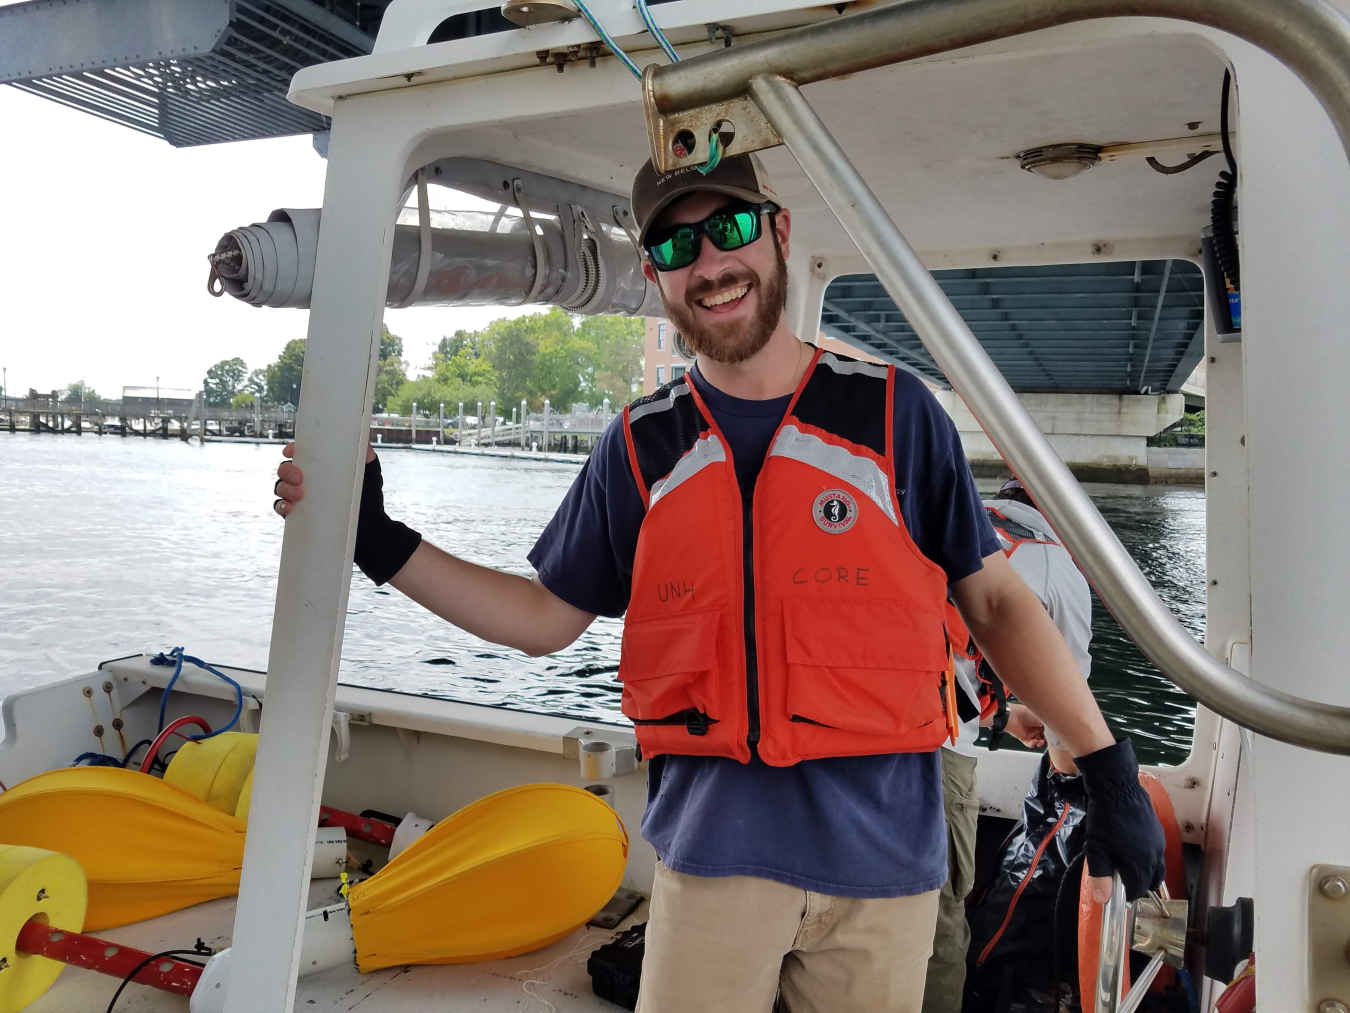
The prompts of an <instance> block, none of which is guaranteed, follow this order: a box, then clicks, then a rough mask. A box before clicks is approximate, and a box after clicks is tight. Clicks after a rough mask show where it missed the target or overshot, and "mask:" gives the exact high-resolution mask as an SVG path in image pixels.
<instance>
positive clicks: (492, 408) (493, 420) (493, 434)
mask: <svg viewBox="0 0 1350 1013" xmlns="http://www.w3.org/2000/svg"><path fill="white" fill-rule="evenodd" d="M488 433H489V436H488V446H489V447H496V446H497V402H496V401H489V402H488Z"/></svg>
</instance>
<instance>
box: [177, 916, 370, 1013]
mask: <svg viewBox="0 0 1350 1013" xmlns="http://www.w3.org/2000/svg"><path fill="white" fill-rule="evenodd" d="M232 954H233V949H228V950H221V951H220V952H219V953H217V954H215V955H214V956H212V957H211V959H210V960H208V961H207V962H206V967H204V968H203V969H202V976H201V978H200V980H199V981H198V982H197V987H196V988H195V989H193V990H192V998H191V999H190V1000H189V1004H188V1009H189V1011H190V1013H222V1011H223V1010H224V1009H225V993H226V990H227V988H228V987H229V978H230V962H231V960H232V959H233V958H232ZM355 960H356V939H355V938H354V937H353V936H352V914H351V910H350V909H349V908H348V907H347V904H346V902H343V903H341V904H332V905H330V906H328V907H323V908H316V909H315V910H313V911H311V912H309V914H307V915H305V926H304V936H303V938H302V939H301V940H300V968H299V974H300V976H301V977H304V976H305V975H307V974H318V973H320V972H321V971H327V970H330V969H332V968H334V967H341V966H342V965H343V964H349V963H354V962H355Z"/></svg>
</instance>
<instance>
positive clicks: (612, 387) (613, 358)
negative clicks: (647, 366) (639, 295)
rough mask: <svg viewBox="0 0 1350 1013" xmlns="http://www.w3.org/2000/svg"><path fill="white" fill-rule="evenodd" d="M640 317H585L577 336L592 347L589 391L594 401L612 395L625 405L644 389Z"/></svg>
mask: <svg viewBox="0 0 1350 1013" xmlns="http://www.w3.org/2000/svg"><path fill="white" fill-rule="evenodd" d="M644 330H645V324H644V322H643V320H642V318H641V317H586V318H585V319H584V320H582V321H581V325H580V326H579V327H578V328H577V337H578V338H579V339H581V341H582V343H583V344H585V345H586V346H587V348H588V349H589V350H590V357H591V363H592V369H591V372H590V386H589V390H588V394H589V395H590V399H591V402H592V403H593V404H599V403H600V402H602V401H603V400H604V399H605V398H609V400H610V403H611V404H612V405H614V406H616V407H617V406H620V405H626V404H627V403H628V402H629V401H631V400H632V399H633V395H634V394H636V393H638V392H639V391H640V390H641V389H642V341H643V333H644Z"/></svg>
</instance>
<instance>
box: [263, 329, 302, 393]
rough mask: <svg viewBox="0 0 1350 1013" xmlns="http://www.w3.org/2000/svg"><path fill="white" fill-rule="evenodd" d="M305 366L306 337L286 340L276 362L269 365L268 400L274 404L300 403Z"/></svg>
mask: <svg viewBox="0 0 1350 1013" xmlns="http://www.w3.org/2000/svg"><path fill="white" fill-rule="evenodd" d="M304 368H305V339H304V338H294V339H292V340H290V341H288V342H286V347H285V348H283V349H282V350H281V355H280V357H279V358H278V359H277V361H276V362H274V363H272V364H271V365H270V366H268V367H267V400H268V401H270V402H271V403H272V404H277V405H279V404H285V403H287V402H290V403H291V404H294V405H297V406H298V405H299V404H300V376H301V374H302V373H303V372H304Z"/></svg>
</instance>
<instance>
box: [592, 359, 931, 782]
mask: <svg viewBox="0 0 1350 1013" xmlns="http://www.w3.org/2000/svg"><path fill="white" fill-rule="evenodd" d="M894 382H895V381H894V373H893V368H892V367H887V366H882V365H877V364H873V363H864V362H858V361H857V360H853V359H849V358H846V357H844V356H838V355H834V354H832V353H829V352H820V351H817V352H816V353H815V354H814V356H813V358H812V362H811V365H810V367H809V368H808V369H807V371H806V374H805V375H804V376H803V378H802V381H801V384H800V385H799V387H798V389H797V391H796V392H795V394H794V396H793V398H792V401H791V402H790V404H789V406H788V409H787V412H786V413H785V417H784V419H783V421H782V423H781V424H780V427H779V429H778V432H777V433H776V434H775V436H774V438H773V440H772V441H771V443H770V448H769V452H768V454H767V455H766V457H765V461H764V464H763V467H762V469H761V471H760V474H759V478H758V480H757V482H756V486H755V490H754V494H753V497H752V498H750V499H743V498H742V495H741V492H740V488H739V485H738V484H737V480H736V471H735V465H734V462H733V460H732V454H731V449H730V446H729V445H728V444H727V441H726V439H725V437H724V436H723V435H722V434H721V433H720V432H719V431H718V428H717V426H716V424H715V422H714V421H713V420H712V415H711V413H710V412H709V411H708V410H707V407H706V405H704V404H703V402H702V399H701V398H700V397H699V395H698V392H697V390H696V389H695V388H694V387H693V385H692V382H691V381H690V380H689V379H688V378H687V377H681V378H680V379H678V380H676V381H673V382H672V383H670V384H667V385H666V386H664V387H662V388H661V389H660V390H658V391H657V392H656V393H654V394H652V395H650V396H649V397H645V398H641V399H639V400H638V401H636V402H634V403H633V404H632V405H630V406H629V407H628V408H627V409H625V410H624V421H623V424H624V431H625V438H626V440H627V443H628V452H629V460H630V464H631V466H632V471H633V476H634V479H635V481H636V483H637V486H638V491H639V493H640V495H641V496H642V498H643V501H644V503H645V504H646V507H647V513H646V516H645V517H644V519H643V523H642V528H641V530H640V532H639V536H638V546H637V552H636V555H635V558H634V565H633V589H632V596H631V598H630V601H629V606H628V613H627V615H626V617H625V620H624V636H623V650H622V655H621V660H620V666H619V678H620V680H621V681H622V682H623V700H622V706H623V711H624V713H625V714H627V715H628V716H629V717H630V718H631V719H632V720H633V722H634V724H635V726H636V728H637V735H638V741H639V742H640V743H641V745H642V751H643V755H645V756H656V755H660V754H662V753H680V754H692V755H711V756H729V757H734V758H735V759H738V760H740V761H742V762H746V761H748V760H749V759H750V755H751V748H752V747H754V748H757V749H758V751H759V755H760V756H761V757H762V758H763V759H764V760H765V761H766V762H767V763H770V764H773V765H776V766H786V765H788V764H792V763H796V762H798V761H800V760H804V759H814V758H818V757H824V756H844V755H865V754H874V753H893V752H909V751H928V750H932V749H936V748H937V747H938V746H939V745H940V744H941V743H942V741H943V740H944V739H945V738H946V737H947V736H948V735H949V734H950V732H951V729H950V728H949V720H948V711H949V710H950V711H952V713H951V716H950V721H951V722H955V713H954V706H948V705H947V704H946V703H945V702H944V700H945V697H946V696H947V693H948V691H949V690H950V689H952V688H954V685H953V682H952V678H951V676H950V675H949V674H948V668H949V665H950V656H949V654H948V650H947V646H946V645H947V639H946V636H945V629H944V609H945V599H946V576H945V574H944V573H943V571H942V570H941V569H940V568H939V567H938V566H937V565H936V564H934V563H933V562H931V561H930V560H928V559H926V558H924V556H923V555H922V553H920V552H919V550H918V548H917V546H915V544H914V542H913V541H912V540H911V539H910V537H909V533H908V531H907V530H906V529H905V524H904V520H903V517H902V516H901V513H900V506H899V503H898V501H897V499H896V496H895V478H894V465H893V463H892V438H891V433H892V419H893V406H892V396H893V390H894ZM951 700H952V701H953V702H954V700H955V698H954V696H953V697H951Z"/></svg>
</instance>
